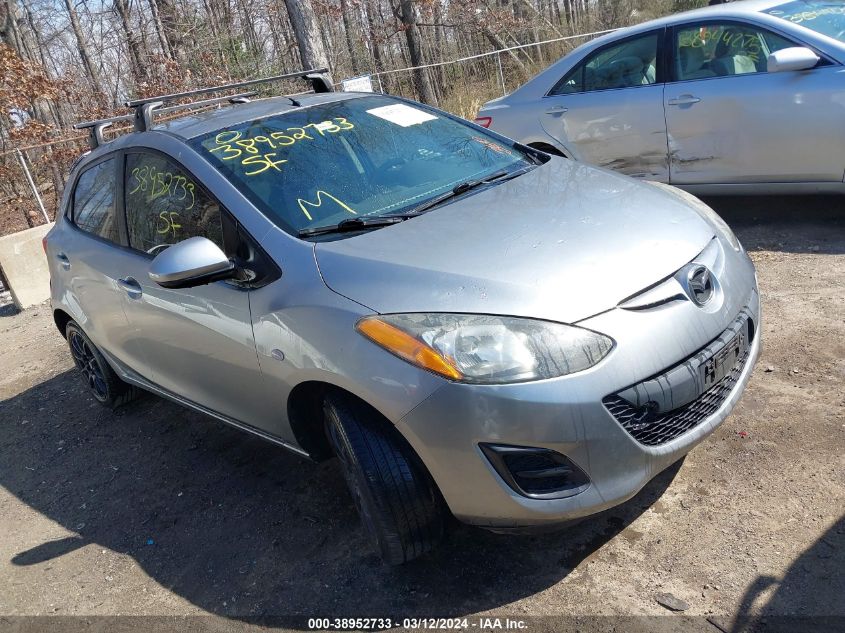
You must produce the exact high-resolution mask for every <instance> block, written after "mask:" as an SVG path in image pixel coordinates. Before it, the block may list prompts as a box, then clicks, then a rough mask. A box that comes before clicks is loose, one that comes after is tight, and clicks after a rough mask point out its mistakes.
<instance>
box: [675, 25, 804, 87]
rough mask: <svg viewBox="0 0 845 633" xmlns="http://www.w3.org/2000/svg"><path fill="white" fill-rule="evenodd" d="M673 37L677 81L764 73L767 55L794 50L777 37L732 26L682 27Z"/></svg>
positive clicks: (741, 26) (791, 43)
mask: <svg viewBox="0 0 845 633" xmlns="http://www.w3.org/2000/svg"><path fill="white" fill-rule="evenodd" d="M676 35H677V36H676V38H675V51H674V53H675V55H674V58H675V76H676V77H677V78H678V80H679V81H688V80H691V79H707V78H710V77H729V76H732V75H748V74H753V73H764V72H766V64H767V60H768V58H769V54H770V53H774V52H775V51H779V50H780V49H782V48H790V47H792V46H795V44H794V43H793V42H790V41H789V40H787V39H786V38H784V37H781V36H780V35H775V34H774V33H772V32H770V31H767V30H765V29H761V28H759V27H756V26H751V25H746V24H738V23H735V22H723V23H720V22H708V23H701V24H695V25H691V26H684V27H682V28H680V29H679V30H678V31H677V34H676Z"/></svg>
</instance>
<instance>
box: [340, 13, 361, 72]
mask: <svg viewBox="0 0 845 633" xmlns="http://www.w3.org/2000/svg"><path fill="white" fill-rule="evenodd" d="M340 13H341V16H342V17H343V33H344V35H345V36H346V48H348V49H349V59H350V60H351V61H352V74H353V75H357V74H359V73H360V72H361V68H360V66H358V56H357V55H356V54H355V41H354V40H353V39H352V21H351V20H350V19H349V3H348V2H347V1H346V0H340Z"/></svg>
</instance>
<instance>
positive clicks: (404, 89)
mask: <svg viewBox="0 0 845 633" xmlns="http://www.w3.org/2000/svg"><path fill="white" fill-rule="evenodd" d="M610 32H612V29H611V30H606V31H595V32H591V33H581V34H577V35H569V36H565V37H558V38H554V39H550V40H545V41H541V42H533V43H531V44H523V45H519V46H512V47H509V48H503V49H499V50H495V51H491V52H489V53H482V54H479V55H470V56H467V57H461V58H458V59H453V60H449V61H445V62H439V63H433V64H425V65H423V66H415V67H408V68H399V69H395V70H385V71H381V72H376V73H372V74H371V75H369V76H368V77H369V78H370V81H371V83H372V87H373V90H374V91H377V92H383V93H387V94H396V95H401V96H405V97H410V98H412V99H419V98H420V95H419V94H417V92H416V88H415V85H414V81H413V73H414V71H416V70H422V71H423V72H425V73H427V75H428V79H429V82H430V83H431V85H432V87H433V89H434V92H435V94H436V96H437V101H438V103H437V105H438V106H439V107H440V108H442V109H444V110H447V111H449V112H452V113H454V114H457V115H458V116H462V117H464V118H466V119H469V120H472V119H473V117H474V116H475V114H476V113H477V112H478V110H479V108H480V107H481V106H482V105H483V104H484V103H485V102H486V101H489V100H490V99H493V98H495V97H499V96H503V95H505V94H507V93H508V92H509V91H511V90H513V89H515V88H516V87H518V86H519V85H520V84H522V83H524V82H525V81H527V80H528V79H529V78H530V77H532V76H533V75H534V74H536V73H537V72H539V71H540V70H542V69H544V68H546V67H547V66H548V65H549V64H551V63H553V62H555V61H557V60H558V59H559V58H560V57H562V56H563V55H565V54H566V53H568V52H569V51H571V50H572V49H573V48H574V47H575V46H577V45H579V44H581V43H582V42H584V41H588V40H589V39H592V38H594V37H596V36H599V35H602V34H604V33H610ZM338 86H340V84H338ZM127 129H130V128H124V129H118V130H115V132H117V133H119V132H122V131H126V130H127ZM87 149H88V137H87V135H79V136H73V137H70V138H65V139H61V140H57V141H50V142H45V143H41V144H37V145H29V146H26V147H19V148H14V149H10V150H6V151H3V152H0V235H7V234H10V233H15V232H18V231H22V230H24V229H27V228H31V227H34V226H38V225H41V224H44V223H46V222H52V221H53V220H54V219H55V217H56V209H57V207H58V203H59V200H60V199H61V195H62V190H63V189H64V186H65V182H66V179H67V176H68V172H69V171H70V167H71V165H72V164H73V161H74V160H75V159H76V157H78V156H79V155H80V154H82V153H83V152H85V151H87Z"/></svg>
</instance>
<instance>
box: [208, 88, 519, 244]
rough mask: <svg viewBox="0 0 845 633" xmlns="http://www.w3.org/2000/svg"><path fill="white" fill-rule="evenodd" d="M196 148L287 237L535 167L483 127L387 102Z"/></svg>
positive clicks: (302, 113)
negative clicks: (477, 181) (487, 178)
mask: <svg viewBox="0 0 845 633" xmlns="http://www.w3.org/2000/svg"><path fill="white" fill-rule="evenodd" d="M192 145H193V146H194V148H195V149H197V150H198V151H200V152H202V153H203V154H204V155H205V156H206V157H207V158H208V159H209V160H210V161H211V162H212V164H214V165H215V166H216V167H217V168H218V169H219V170H220V171H221V172H222V173H223V174H224V175H225V176H226V177H227V178H228V179H229V180H230V181H231V182H232V183H234V184H235V185H236V186H237V187H238V188H239V189H240V190H241V191H242V192H243V193H244V194H245V195H246V196H247V197H248V198H249V199H250V200H251V201H252V202H253V203H254V204H255V205H256V206H257V207H258V208H259V209H260V210H261V211H262V212H263V213H264V214H265V215H267V216H268V217H269V218H270V219H271V220H273V221H274V222H275V223H276V224H277V225H279V226H280V227H281V228H283V229H284V230H286V231H288V232H291V233H298V232H299V231H301V230H303V229H310V228H314V227H322V226H326V225H330V224H337V223H338V222H341V221H342V220H343V219H348V218H353V217H379V216H385V215H393V214H400V213H402V212H403V211H406V210H408V209H410V208H412V207H415V206H417V205H419V204H421V203H424V202H426V201H427V200H429V199H432V198H434V197H436V196H438V195H441V194H443V193H444V192H447V191H449V190H451V189H452V188H453V187H455V186H456V185H458V184H459V183H463V182H466V181H468V180H472V179H479V178H484V177H485V176H487V175H490V174H494V173H496V172H501V171H502V170H508V171H509V170H516V169H520V168H522V167H524V166H527V165H530V164H532V163H531V161H530V160H529V157H527V156H526V155H524V154H523V153H522V152H520V151H519V150H517V149H515V148H514V147H511V146H508V145H506V144H503V143H501V142H499V141H498V140H497V139H495V138H494V137H493V136H490V135H488V134H487V133H486V132H482V131H479V130H478V128H475V127H473V126H470V125H465V124H462V123H459V122H457V121H455V120H453V119H451V118H448V117H446V116H443V115H441V114H440V113H437V112H433V111H430V110H427V109H425V108H423V107H417V106H416V105H411V104H406V103H403V102H400V101H397V100H396V99H393V98H390V97H383V96H372V97H361V98H352V99H347V100H343V101H336V102H330V103H324V104H320V105H316V106H312V107H308V108H302V109H298V110H293V111H289V112H284V113H280V114H278V115H274V116H271V117H268V118H266V119H262V120H258V121H249V122H245V123H242V124H239V125H235V126H231V127H227V128H225V129H221V130H218V131H215V132H212V133H210V134H207V135H205V136H201V137H199V138H196V139H194V140H193V141H192Z"/></svg>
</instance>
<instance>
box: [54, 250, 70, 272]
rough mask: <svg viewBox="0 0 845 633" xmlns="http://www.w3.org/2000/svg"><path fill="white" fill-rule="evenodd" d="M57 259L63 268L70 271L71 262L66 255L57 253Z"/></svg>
mask: <svg viewBox="0 0 845 633" xmlns="http://www.w3.org/2000/svg"><path fill="white" fill-rule="evenodd" d="M56 259H58V260H59V264H61V266H62V268H64V269H65V270H70V260H69V259H68V257H67V255H65V254H64V253H56Z"/></svg>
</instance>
